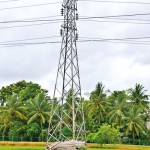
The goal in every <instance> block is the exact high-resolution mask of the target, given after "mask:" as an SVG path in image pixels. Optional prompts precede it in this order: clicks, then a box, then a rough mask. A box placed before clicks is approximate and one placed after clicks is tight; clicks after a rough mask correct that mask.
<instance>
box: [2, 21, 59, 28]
mask: <svg viewBox="0 0 150 150" xmlns="http://www.w3.org/2000/svg"><path fill="white" fill-rule="evenodd" d="M60 22H61V21H54V22H46V23H37V24H27V25H17V26H9V27H1V28H0V30H2V29H12V28H22V27H31V26H40V25H48V24H55V23H60Z"/></svg>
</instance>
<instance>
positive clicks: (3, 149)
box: [0, 145, 150, 150]
mask: <svg viewBox="0 0 150 150" xmlns="http://www.w3.org/2000/svg"><path fill="white" fill-rule="evenodd" d="M0 150H45V147H43V146H0ZM88 150H150V147H143V146H141V147H140V146H134V147H133V146H123V145H122V146H120V148H119V147H112V148H109V147H107V148H106V147H105V148H88Z"/></svg>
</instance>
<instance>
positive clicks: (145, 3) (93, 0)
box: [79, 0, 150, 5]
mask: <svg viewBox="0 0 150 150" xmlns="http://www.w3.org/2000/svg"><path fill="white" fill-rule="evenodd" d="M82 1H83V2H84V1H87V2H97V3H119V4H144V5H150V3H148V2H129V1H128V2H127V1H123V2H119V1H99V0H79V2H82Z"/></svg>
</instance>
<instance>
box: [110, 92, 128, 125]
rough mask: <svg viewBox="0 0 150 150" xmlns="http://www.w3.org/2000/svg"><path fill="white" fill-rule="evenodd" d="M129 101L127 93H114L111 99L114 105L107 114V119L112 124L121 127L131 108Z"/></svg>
mask: <svg viewBox="0 0 150 150" xmlns="http://www.w3.org/2000/svg"><path fill="white" fill-rule="evenodd" d="M127 99H128V96H127V94H126V92H125V91H119V92H114V93H112V95H111V96H110V97H109V100H110V102H111V104H112V105H111V108H110V112H109V113H108V114H107V117H108V119H109V122H110V123H115V124H117V125H119V126H121V124H122V122H123V119H124V118H125V117H126V115H127V111H128V108H129V105H128V103H127Z"/></svg>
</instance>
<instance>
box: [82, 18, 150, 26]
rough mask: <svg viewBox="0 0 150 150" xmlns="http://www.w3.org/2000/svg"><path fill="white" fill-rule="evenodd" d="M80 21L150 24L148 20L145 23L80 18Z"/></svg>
mask: <svg viewBox="0 0 150 150" xmlns="http://www.w3.org/2000/svg"><path fill="white" fill-rule="evenodd" d="M80 21H89V22H108V23H127V24H141V25H142V24H144V25H149V24H150V22H149V23H148V22H145V23H143V22H125V21H123V22H122V21H102V20H101V21H100V20H93V19H91V20H90V19H87V20H80Z"/></svg>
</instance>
